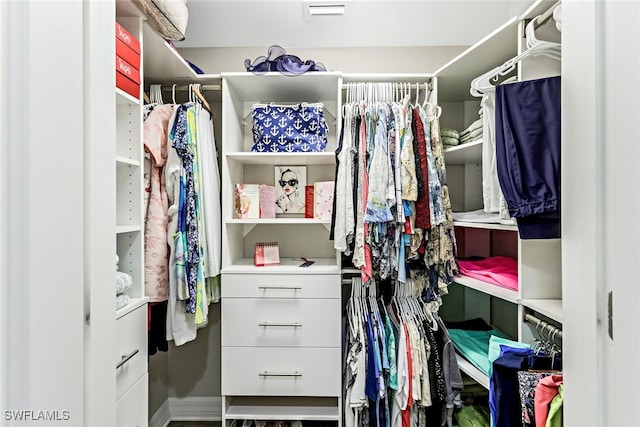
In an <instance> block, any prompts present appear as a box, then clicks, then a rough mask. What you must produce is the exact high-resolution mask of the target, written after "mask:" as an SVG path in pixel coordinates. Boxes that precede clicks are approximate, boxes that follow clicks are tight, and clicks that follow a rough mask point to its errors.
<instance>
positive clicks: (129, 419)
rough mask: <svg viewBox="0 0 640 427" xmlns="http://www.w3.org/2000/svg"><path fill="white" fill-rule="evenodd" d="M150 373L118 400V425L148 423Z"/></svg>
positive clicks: (130, 425) (122, 426) (133, 425)
mask: <svg viewBox="0 0 640 427" xmlns="http://www.w3.org/2000/svg"><path fill="white" fill-rule="evenodd" d="M148 395H149V375H148V374H146V373H145V374H144V376H143V377H142V378H140V379H139V380H138V382H137V383H135V384H134V386H133V387H131V388H130V389H129V390H128V391H127V392H126V393H125V394H124V395H123V396H121V397H120V398H119V399H118V401H117V402H116V425H117V426H118V427H144V426H146V425H147V424H148V420H149V415H148V414H149V410H148V405H147V398H148Z"/></svg>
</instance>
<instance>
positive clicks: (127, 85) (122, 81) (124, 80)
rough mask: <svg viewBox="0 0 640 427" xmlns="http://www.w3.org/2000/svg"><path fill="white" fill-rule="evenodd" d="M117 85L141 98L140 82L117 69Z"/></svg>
mask: <svg viewBox="0 0 640 427" xmlns="http://www.w3.org/2000/svg"><path fill="white" fill-rule="evenodd" d="M116 87H117V88H119V89H122V90H123V91H125V92H127V93H128V94H129V95H131V96H133V97H134V98H136V99H140V83H136V82H134V81H133V80H131V79H130V78H128V77H127V76H125V75H124V74H122V73H120V72H119V71H117V70H116Z"/></svg>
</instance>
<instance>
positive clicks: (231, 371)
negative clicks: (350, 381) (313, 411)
mask: <svg viewBox="0 0 640 427" xmlns="http://www.w3.org/2000/svg"><path fill="white" fill-rule="evenodd" d="M340 366H341V364H340V348H294V347H292V348H271V347H261V348H251V347H223V348H222V394H223V395H249V396H250V395H255V396H265V395H269V396H340V393H341V380H340V374H341V369H340Z"/></svg>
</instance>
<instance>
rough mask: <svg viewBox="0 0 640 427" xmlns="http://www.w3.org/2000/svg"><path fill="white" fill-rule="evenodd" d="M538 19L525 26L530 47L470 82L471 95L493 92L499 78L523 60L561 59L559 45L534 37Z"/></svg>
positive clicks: (479, 95)
mask: <svg viewBox="0 0 640 427" xmlns="http://www.w3.org/2000/svg"><path fill="white" fill-rule="evenodd" d="M537 18H538V17H536V18H534V19H532V20H531V22H529V24H527V27H526V29H525V35H526V38H527V44H528V45H529V44H531V46H530V47H529V48H528V49H527V50H525V51H524V52H522V53H520V54H519V55H517V56H515V57H513V58H511V59H509V60H508V61H506V62H505V63H503V64H502V65H500V66H498V67H496V68H494V69H492V70H490V71H488V72H486V73H484V74H482V75H481V76H479V77H476V78H475V79H473V81H472V82H471V89H470V92H471V95H473V96H477V97H481V96H483V95H484V94H485V93H486V92H487V91H490V90H493V89H494V88H495V84H497V83H498V82H499V80H500V78H501V77H504V76H506V75H508V74H510V73H511V72H513V71H514V70H515V69H516V66H517V65H518V63H519V62H521V61H522V60H523V59H525V58H528V57H533V56H547V57H550V58H553V59H556V60H560V59H561V44H560V43H555V42H549V41H544V40H538V39H537V38H536V36H535V23H536V20H537Z"/></svg>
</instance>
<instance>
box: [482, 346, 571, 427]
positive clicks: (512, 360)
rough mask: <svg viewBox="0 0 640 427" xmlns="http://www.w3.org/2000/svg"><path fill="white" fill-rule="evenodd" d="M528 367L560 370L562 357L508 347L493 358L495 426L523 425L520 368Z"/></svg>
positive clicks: (493, 410) (522, 369) (512, 426)
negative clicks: (519, 380)
mask: <svg viewBox="0 0 640 427" xmlns="http://www.w3.org/2000/svg"><path fill="white" fill-rule="evenodd" d="M552 360H553V362H552ZM529 369H533V370H547V371H548V370H552V369H553V370H561V369H562V359H561V358H559V357H555V359H552V358H551V356H546V355H536V354H535V353H533V351H532V350H529V349H520V350H517V349H509V350H507V352H506V353H504V354H502V355H501V356H500V357H499V358H497V359H496V360H494V362H493V369H492V371H491V381H492V383H493V385H494V390H493V391H494V393H495V401H494V402H495V408H492V411H491V416H492V417H493V420H494V425H495V427H522V404H521V402H520V393H519V389H518V387H519V383H518V371H526V370H529Z"/></svg>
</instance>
